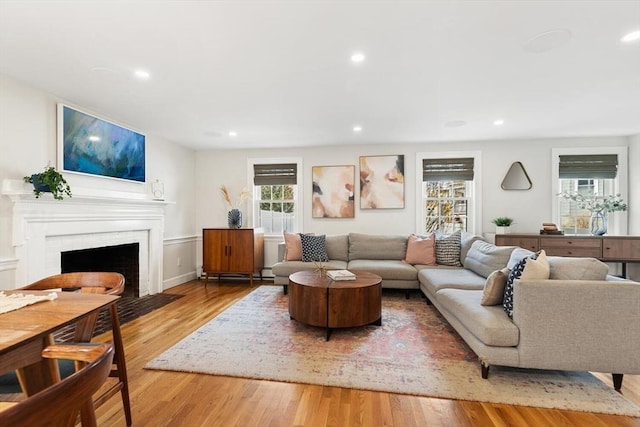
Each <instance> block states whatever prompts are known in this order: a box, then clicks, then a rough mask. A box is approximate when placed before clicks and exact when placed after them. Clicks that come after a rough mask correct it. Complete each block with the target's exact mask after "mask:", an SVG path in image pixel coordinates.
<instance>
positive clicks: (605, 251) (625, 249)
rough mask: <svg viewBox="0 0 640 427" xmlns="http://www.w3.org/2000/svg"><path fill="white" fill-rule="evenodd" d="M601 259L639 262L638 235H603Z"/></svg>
mask: <svg viewBox="0 0 640 427" xmlns="http://www.w3.org/2000/svg"><path fill="white" fill-rule="evenodd" d="M602 260H603V261H606V260H614V261H629V262H640V237H632V236H606V237H603V238H602Z"/></svg>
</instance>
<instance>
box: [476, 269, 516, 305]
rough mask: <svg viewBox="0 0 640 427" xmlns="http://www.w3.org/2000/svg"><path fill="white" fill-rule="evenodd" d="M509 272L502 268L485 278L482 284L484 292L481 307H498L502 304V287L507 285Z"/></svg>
mask: <svg viewBox="0 0 640 427" xmlns="http://www.w3.org/2000/svg"><path fill="white" fill-rule="evenodd" d="M509 273H510V270H509V269H508V268H506V267H505V268H503V269H502V270H496V271H494V272H493V273H491V274H490V275H489V277H487V281H486V283H485V284H484V290H483V291H482V300H481V301H480V304H482V305H499V304H502V298H504V287H505V286H506V285H507V279H508V278H509Z"/></svg>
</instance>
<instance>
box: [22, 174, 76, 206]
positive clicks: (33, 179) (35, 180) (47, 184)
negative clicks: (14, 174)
mask: <svg viewBox="0 0 640 427" xmlns="http://www.w3.org/2000/svg"><path fill="white" fill-rule="evenodd" d="M23 179H24V182H28V183H30V184H33V194H35V195H36V198H38V197H40V194H41V193H43V192H46V193H51V194H52V195H53V198H54V199H56V200H62V199H63V198H64V197H63V196H64V195H65V194H66V195H67V196H69V197H71V188H70V187H69V184H67V180H66V179H64V176H62V174H61V173H60V172H58V171H57V170H56V168H54V167H53V166H46V167H45V168H44V170H43V171H42V172H40V173H34V174H33V175H31V176H25V177H24V178H23Z"/></svg>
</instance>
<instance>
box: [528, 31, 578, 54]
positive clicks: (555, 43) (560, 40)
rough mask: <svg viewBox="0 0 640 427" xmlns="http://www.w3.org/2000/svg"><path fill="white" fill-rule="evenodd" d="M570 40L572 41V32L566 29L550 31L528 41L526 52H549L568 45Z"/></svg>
mask: <svg viewBox="0 0 640 427" xmlns="http://www.w3.org/2000/svg"><path fill="white" fill-rule="evenodd" d="M569 40H571V31H569V30H565V29H560V30H549V31H545V32H544V33H540V34H538V35H536V36H534V37H532V38H531V39H529V40H527V42H526V43H525V44H524V50H525V51H526V52H529V53H542V52H547V51H550V50H552V49H556V48H558V47H560V46H562V45H563V44H566V43H568V42H569Z"/></svg>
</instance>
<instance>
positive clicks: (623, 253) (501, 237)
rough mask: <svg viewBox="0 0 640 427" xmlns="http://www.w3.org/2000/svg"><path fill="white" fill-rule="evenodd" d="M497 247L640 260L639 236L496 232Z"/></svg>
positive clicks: (624, 261) (624, 266)
mask: <svg viewBox="0 0 640 427" xmlns="http://www.w3.org/2000/svg"><path fill="white" fill-rule="evenodd" d="M496 245H497V246H520V247H521V248H525V249H529V250H530V251H534V252H536V251H539V250H541V249H544V250H545V252H546V253H547V255H552V256H568V257H591V258H597V259H599V260H600V261H604V262H619V263H622V276H623V277H627V263H628V262H640V236H557V235H549V234H497V235H496Z"/></svg>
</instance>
